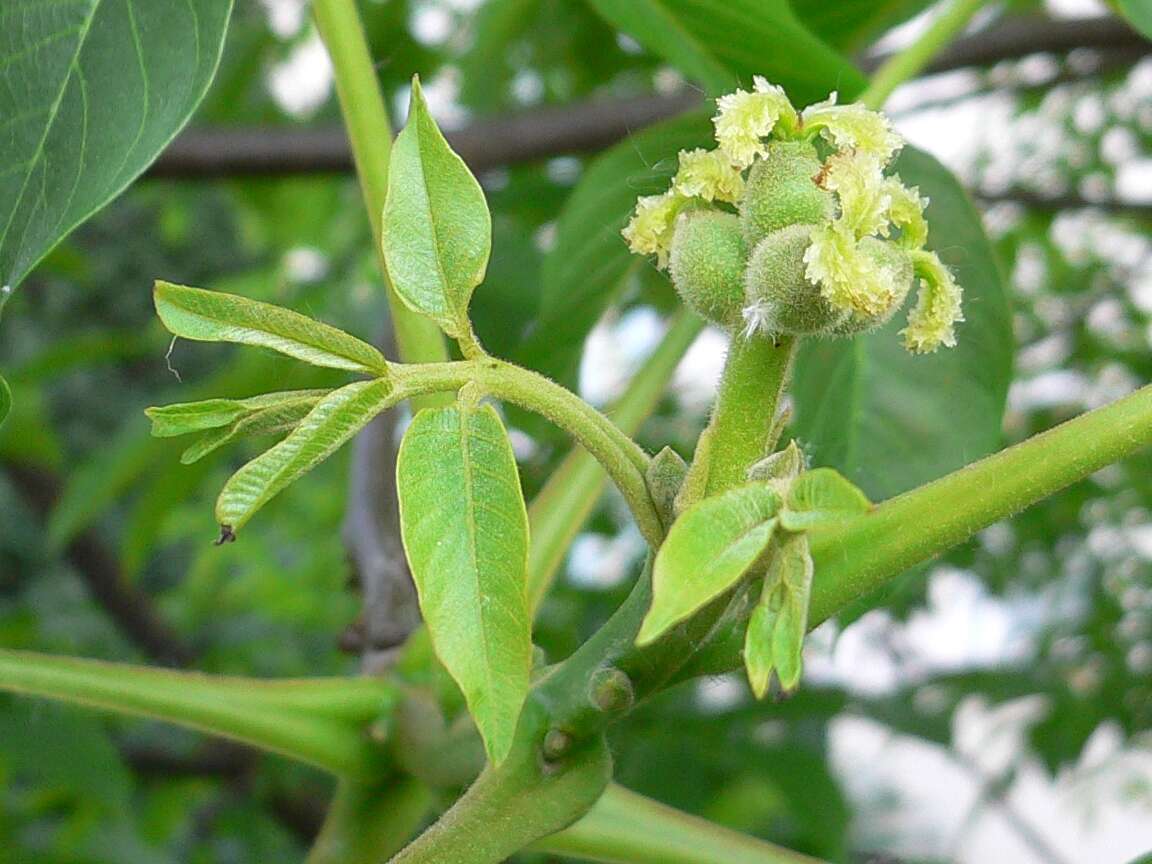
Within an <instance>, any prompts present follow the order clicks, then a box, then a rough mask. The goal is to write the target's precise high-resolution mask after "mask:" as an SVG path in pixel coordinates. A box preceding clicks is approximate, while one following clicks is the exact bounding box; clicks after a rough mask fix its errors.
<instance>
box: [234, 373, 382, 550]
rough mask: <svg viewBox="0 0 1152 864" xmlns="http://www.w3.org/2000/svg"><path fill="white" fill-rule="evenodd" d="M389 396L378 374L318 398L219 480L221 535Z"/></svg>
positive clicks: (359, 425) (377, 410)
mask: <svg viewBox="0 0 1152 864" xmlns="http://www.w3.org/2000/svg"><path fill="white" fill-rule="evenodd" d="M394 401H395V397H394V395H393V393H392V387H391V384H389V382H388V381H387V380H385V379H382V378H378V379H376V380H374V381H357V382H356V383H355V384H349V385H348V386H346V387H341V388H340V389H339V390H333V391H332V392H331V393H329V394H328V395H327V396H325V397H324V398H323V399H321V400H319V401H318V402H317V403H316V406H315V407H314V408H313V409H312V410H311V411H310V412H309V413H308V414H307V416H305V417H304V419H303V420H302V421H300V425H299V426H297V427H296V431H294V432H293V433H292V434H291V435H289V436H288V437H287V438H285V439H284V440H283V441H281V442H280V443H279V444H277V445H276V446H275V447H273V448H272V449H270V450H268V451H266V452H265V453H263V454H262V455H260V456H258V457H256V458H255V459H253V460H252V461H251V462H249V463H248V464H247V465H245V466H244V467H243V468H241V469H240V470H239V471H237V472H236V473H235V474H233V475H232V476H231V477H230V478H229V479H228V482H227V483H225V484H224V489H223V490H222V491H221V492H220V497H219V498H218V499H216V521H218V522H219V523H220V526H221V531H222V532H223V533H222V535H221V537H222V539H229V538H231V537H232V536H233V533H234V532H235V531H236V530H238V529H239V528H240V527H242V526H243V525H244V523H246V522H247V521H248V520H249V519H251V518H252V516H253V514H255V513H256V511H257V510H259V509H260V508H261V507H263V506H264V505H265V504H267V503H268V502H269V501H270V500H271V499H272V498H273V496H275V495H276V494H277V493H278V492H280V490H282V489H283V488H284V487H286V486H288V485H289V484H290V483H292V482H293V481H295V480H297V479H298V478H300V477H301V476H302V475H304V474H306V473H307V472H308V471H311V470H312V469H313V468H314V467H316V466H317V465H318V464H320V463H321V462H323V461H324V460H325V459H327V458H328V457H329V456H330V455H331V454H332V453H333V452H334V451H335V450H336V449H337V448H339V447H340V445H341V444H343V443H344V442H345V441H347V440H348V439H349V438H351V437H352V436H353V435H355V434H356V433H357V432H359V431H360V430H361V429H362V428H363V427H364V426H365V425H366V424H367V423H368V422H369V421H370V420H371V419H372V418H373V417H375V416H376V415H377V414H379V413H380V412H381V411H383V410H385V409H386V408H389V407H391V405H392V403H393V402H394Z"/></svg>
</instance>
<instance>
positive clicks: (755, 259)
mask: <svg viewBox="0 0 1152 864" xmlns="http://www.w3.org/2000/svg"><path fill="white" fill-rule="evenodd" d="M811 234H812V226H811V225H790V226H789V227H787V228H781V229H780V230H779V231H774V232H772V233H771V234H769V235H768V236H767V237H765V238H764V239H763V240H761V241H760V242H759V243H758V244H756V248H755V249H754V250H753V252H752V258H751V260H750V261H749V262H748V271H747V273H746V274H745V280H744V299H745V305H746V309H745V313H744V314H745V318H746V319H747V322H748V327H749V328H750V329H755V330H756V331H758V332H761V333H771V334H776V333H787V334H791V335H793V336H813V335H816V334H820V333H827V332H828V331H829V330H830V329H831V328H833V327H835V326H837V325H839V324H840V323H841V322H842V321H843V319H844V318H845V313H844V312H843V311H841V310H839V309H835V308H833V307H832V306H831V305H829V303H828V301H827V300H825V299H824V298H823V297H822V296H820V289H819V288H818V287H817V286H816V285H813V284H812V283H811V282H809V281H808V279H807V277H806V276H805V275H804V270H805V266H806V265H805V264H804V252H805V250H806V249H807V248H808V245H809V243H810V242H811V239H810V238H811Z"/></svg>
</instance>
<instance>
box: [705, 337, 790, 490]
mask: <svg viewBox="0 0 1152 864" xmlns="http://www.w3.org/2000/svg"><path fill="white" fill-rule="evenodd" d="M793 345H794V340H793V339H791V338H784V339H781V340H780V341H779V342H778V343H773V342H772V340H771V339H765V338H763V337H760V336H753V337H752V338H750V339H744V338H742V337H741V336H739V335H734V336H733V337H732V345H731V347H730V348H729V349H728V362H727V364H726V365H725V367H724V376H723V378H721V379H720V392H719V394H717V397H716V408H715V410H714V411H713V413H712V421H711V423H710V424H709V425H710V427H711V435H712V440H711V442H710V446H709V453H710V454H711V455H710V460H709V463H708V483H707V487H706V488H707V493H708V494H709V495H712V494H715V493H717V492H721V491H723V490H725V489H730V488H731V487H733V486H737V485H739V484H740V483H743V482H744V478H745V472H746V471H747V470H748V466H750V465H752V464H753V463H754V462H756V461H758V460H760V459H762V458H764V456H766V455H767V454H766V453H765V452H764V451H765V449H766V447H767V445H768V438H769V433H770V432H771V431H772V424H773V423H774V421H775V419H776V406H777V405H778V404H779V402H780V396H781V395H782V394H783V392H784V387H785V385H786V384H787V382H788V372H789V369H790V367H791V365H792V353H793V351H792V349H793Z"/></svg>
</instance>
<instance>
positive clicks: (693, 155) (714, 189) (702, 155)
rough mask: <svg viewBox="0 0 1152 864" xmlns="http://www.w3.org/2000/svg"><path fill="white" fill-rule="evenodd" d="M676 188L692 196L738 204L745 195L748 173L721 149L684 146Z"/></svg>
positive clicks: (676, 177)
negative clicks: (745, 174)
mask: <svg viewBox="0 0 1152 864" xmlns="http://www.w3.org/2000/svg"><path fill="white" fill-rule="evenodd" d="M672 188H673V189H675V190H676V191H677V192H679V193H680V194H681V195H684V196H687V197H689V198H691V197H696V198H703V199H704V200H705V201H727V202H728V203H729V204H736V203H738V202H739V201H740V199H741V198H743V197H744V177H743V175H741V173H740V169H739V168H737V167H736V166H735V165H733V164H732V162H731V160H730V159H729V158H728V157H727V155H725V154H724V153H723V152H722V151H720V150H701V149H699V148H697V149H696V150H681V151H680V170H679V171H677V172H676V176H675V177H674V178H673V179H672Z"/></svg>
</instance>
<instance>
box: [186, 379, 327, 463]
mask: <svg viewBox="0 0 1152 864" xmlns="http://www.w3.org/2000/svg"><path fill="white" fill-rule="evenodd" d="M323 395H324V391H320V392H319V393H317V395H315V396H305V397H301V398H299V399H292V400H289V401H286V402H281V403H279V404H276V405H270V406H269V407H267V408H260V409H259V410H256V411H252V412H250V413H248V414H245V415H243V416H241V417H238V418H237V419H236V420H234V421H233V422H232V423H230V424H228V425H227V426H222V427H220V428H219V429H213V430H212V431H210V432H209V433H208V434H207V435H205V436H204V437H202V438H201V439H200V440H199V441H197V442H196V443H195V444H193V445H192V446H191V447H189V448H188V449H187V450H185V451H184V452H183V453H182V454H181V455H180V461H181V462H182V463H183V464H185V465H191V464H192V463H193V462H199V461H200V460H201V459H203V458H204V457H205V456H207V455H208V454H209V453H212V452H213V451H215V450H218V449H219V448H221V447H223V446H224V445H225V444H228V443H230V442H232V441H235V440H236V439H238V438H251V437H257V436H260V435H280V434H282V433H284V432H291V431H292V430H293V429H295V428H296V427H297V426H298V425H299V424H300V421H301V420H303V419H304V418H305V417H307V416H308V414H309V413H311V411H312V409H313V408H315V407H316V403H317V402H319V401H320V398H321V397H322V396H323Z"/></svg>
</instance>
